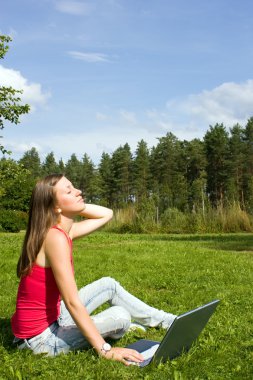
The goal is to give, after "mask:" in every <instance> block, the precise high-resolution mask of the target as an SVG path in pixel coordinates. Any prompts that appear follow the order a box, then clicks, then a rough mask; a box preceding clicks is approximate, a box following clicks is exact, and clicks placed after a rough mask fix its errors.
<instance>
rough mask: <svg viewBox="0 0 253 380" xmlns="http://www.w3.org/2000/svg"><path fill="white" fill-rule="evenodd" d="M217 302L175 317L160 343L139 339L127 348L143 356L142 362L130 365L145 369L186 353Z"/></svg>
mask: <svg viewBox="0 0 253 380" xmlns="http://www.w3.org/2000/svg"><path fill="white" fill-rule="evenodd" d="M219 302H220V301H219V300H214V301H212V302H209V303H207V304H205V305H203V306H200V307H198V308H196V309H193V310H191V311H188V312H187V313H184V314H181V315H179V316H177V317H176V318H175V319H174V321H173V323H172V324H171V326H170V327H169V329H168V330H167V332H166V334H165V336H164V338H163V340H162V341H161V342H155V341H152V340H146V339H141V340H139V341H137V342H135V343H132V344H130V345H129V346H127V348H132V349H134V350H136V351H138V352H140V353H141V354H142V355H143V356H144V361H143V362H141V363H135V362H130V363H131V364H133V365H138V366H140V367H145V366H146V365H148V364H150V363H155V364H159V363H160V362H165V361H166V360H168V359H170V360H171V359H174V358H175V357H177V356H178V355H180V354H181V353H182V352H187V351H188V350H189V349H190V347H191V345H192V344H193V342H194V341H195V340H196V339H197V338H198V336H199V334H200V333H201V331H202V330H203V329H204V327H205V325H206V324H207V322H208V320H209V319H210V317H211V316H212V314H213V313H214V311H215V309H216V307H217V305H218V303H219Z"/></svg>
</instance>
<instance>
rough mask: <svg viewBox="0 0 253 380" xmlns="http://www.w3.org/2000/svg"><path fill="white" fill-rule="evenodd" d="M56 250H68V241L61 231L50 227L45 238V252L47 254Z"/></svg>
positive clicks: (54, 252)
mask: <svg viewBox="0 0 253 380" xmlns="http://www.w3.org/2000/svg"><path fill="white" fill-rule="evenodd" d="M56 252H62V253H64V252H67V253H68V252H69V243H68V241H67V238H66V236H65V235H64V233H63V232H61V231H59V230H58V229H56V228H50V230H49V231H48V232H47V235H46V238H45V253H46V255H47V256H48V255H49V256H51V254H56Z"/></svg>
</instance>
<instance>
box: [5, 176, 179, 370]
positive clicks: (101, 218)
mask: <svg viewBox="0 0 253 380" xmlns="http://www.w3.org/2000/svg"><path fill="white" fill-rule="evenodd" d="M77 215H80V216H82V217H84V220H82V221H79V222H74V218H75V217H76V216H77ZM112 215H113V214H112V210H110V209H108V208H106V207H102V206H97V205H91V204H85V203H84V200H83V198H82V196H81V191H80V190H77V189H75V188H74V187H73V185H72V184H71V182H70V181H69V180H68V179H67V178H66V177H64V176H63V175H59V174H55V175H54V174H53V175H50V176H47V177H46V178H44V179H43V180H41V181H40V182H38V183H37V184H36V186H35V188H34V190H33V194H32V197H31V203H30V210H29V221H28V228H27V231H26V235H25V239H24V244H23V249H22V253H21V256H20V258H19V261H18V265H17V274H18V277H20V284H19V288H18V294H17V303H16V311H15V314H14V315H13V317H12V330H13V333H14V335H15V339H14V343H16V344H17V346H18V348H19V349H23V348H28V349H30V350H32V351H33V352H34V353H36V354H39V353H46V354H47V355H51V356H55V355H58V354H60V353H68V352H69V351H72V350H77V349H81V348H88V347H93V348H94V349H95V350H96V352H97V353H98V354H99V355H101V356H103V357H105V358H106V359H113V360H117V361H120V362H123V363H124V364H126V365H128V360H130V361H134V362H137V363H138V362H141V361H142V360H143V358H142V355H140V354H139V353H138V352H137V351H135V350H131V349H127V348H120V347H111V346H110V345H109V344H108V343H106V341H105V338H111V339H119V338H120V337H122V336H123V335H124V334H125V333H126V332H127V331H128V330H129V328H130V325H131V320H134V321H135V322H137V323H140V324H141V325H143V326H152V327H154V326H161V327H163V328H165V329H167V328H168V327H169V326H170V325H171V323H172V322H173V320H174V318H175V315H173V314H170V313H166V312H164V311H162V310H157V309H155V308H153V307H150V306H148V305H146V304H145V303H143V302H142V301H140V300H139V299H138V298H136V297H134V296H132V295H131V294H129V293H128V292H127V291H126V290H125V289H123V288H122V287H121V285H120V284H119V283H118V282H116V281H115V280H114V279H112V278H109V277H105V278H101V279H100V280H97V281H95V282H93V283H91V284H89V285H87V286H85V287H83V288H82V289H81V290H80V291H79V292H78V290H77V286H76V283H75V279H74V267H73V258H72V240H73V239H77V238H80V237H82V236H85V235H88V234H89V233H91V232H93V231H95V230H97V229H98V228H99V227H101V226H103V225H104V224H105V223H107V222H108V221H109V220H110V219H111V218H112ZM84 277H85V268H84ZM105 302H109V303H110V305H111V307H109V308H108V309H106V310H105V311H102V312H101V313H99V314H97V315H93V316H90V315H91V313H92V312H93V311H94V310H95V309H96V308H98V307H99V306H100V305H102V304H103V303H105Z"/></svg>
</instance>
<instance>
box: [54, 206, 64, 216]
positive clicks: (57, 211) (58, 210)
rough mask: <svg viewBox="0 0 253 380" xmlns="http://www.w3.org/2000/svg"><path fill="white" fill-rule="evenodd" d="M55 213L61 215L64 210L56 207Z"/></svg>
mask: <svg viewBox="0 0 253 380" xmlns="http://www.w3.org/2000/svg"><path fill="white" fill-rule="evenodd" d="M54 211H55V212H56V214H60V213H61V211H62V210H61V208H60V207H55V209H54Z"/></svg>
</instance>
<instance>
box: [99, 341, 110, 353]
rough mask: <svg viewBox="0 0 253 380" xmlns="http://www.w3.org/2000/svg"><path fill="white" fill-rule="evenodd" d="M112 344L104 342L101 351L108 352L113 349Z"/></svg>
mask: <svg viewBox="0 0 253 380" xmlns="http://www.w3.org/2000/svg"><path fill="white" fill-rule="evenodd" d="M111 349H112V346H111V345H110V344H109V343H104V344H103V346H102V347H101V351H102V352H103V353H104V354H107V352H109V351H111Z"/></svg>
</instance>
